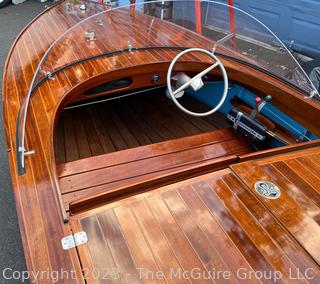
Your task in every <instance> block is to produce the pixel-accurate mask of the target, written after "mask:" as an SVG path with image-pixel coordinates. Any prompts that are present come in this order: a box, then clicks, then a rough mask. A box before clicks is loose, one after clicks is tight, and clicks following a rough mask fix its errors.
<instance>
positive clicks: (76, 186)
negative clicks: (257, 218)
mask: <svg viewBox="0 0 320 284" xmlns="http://www.w3.org/2000/svg"><path fill="white" fill-rule="evenodd" d="M251 151H252V149H251V148H250V147H249V146H248V144H247V143H246V142H245V141H243V140H241V139H239V137H238V136H237V135H236V134H234V132H233V131H232V130H231V129H221V130H215V131H213V132H210V133H204V134H200V135H195V136H191V137H186V138H181V139H175V140H171V141H166V142H161V143H156V144H152V145H147V146H142V147H137V148H133V149H128V150H124V151H120V152H114V153H110V154H105V155H100V156H96V157H90V158H86V159H81V160H78V161H72V162H68V163H65V164H60V165H58V166H57V173H58V177H59V184H60V191H61V193H62V196H63V200H64V203H65V206H66V208H67V209H69V206H70V204H76V203H78V202H79V201H81V202H82V201H83V202H85V203H86V202H92V200H93V199H92V198H94V200H95V202H96V201H97V200H98V199H100V200H101V198H104V199H105V198H107V197H108V198H109V197H111V196H112V197H113V198H115V196H118V195H122V194H124V193H126V194H127V193H128V191H129V190H130V189H131V190H132V188H135V189H137V190H143V189H144V188H145V187H146V186H148V187H150V186H159V185H163V184H165V183H168V182H172V181H177V180H179V179H182V178H186V177H190V176H193V175H195V174H199V173H202V172H207V171H211V170H215V169H218V168H224V167H226V166H227V165H229V164H230V163H234V162H235V161H236V160H237V158H238V155H241V154H244V153H249V152H251Z"/></svg>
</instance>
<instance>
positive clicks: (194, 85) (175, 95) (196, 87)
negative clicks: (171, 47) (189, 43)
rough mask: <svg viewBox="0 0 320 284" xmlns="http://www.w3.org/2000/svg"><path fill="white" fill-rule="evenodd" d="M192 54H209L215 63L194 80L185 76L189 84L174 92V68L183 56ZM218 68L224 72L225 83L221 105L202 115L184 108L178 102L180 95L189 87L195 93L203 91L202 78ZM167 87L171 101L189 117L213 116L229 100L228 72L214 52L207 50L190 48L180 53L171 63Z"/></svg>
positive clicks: (186, 83)
mask: <svg viewBox="0 0 320 284" xmlns="http://www.w3.org/2000/svg"><path fill="white" fill-rule="evenodd" d="M190 52H201V53H204V54H207V55H209V56H210V57H211V58H212V59H213V60H214V61H215V63H214V64H212V65H211V66H210V67H208V68H207V69H205V70H203V71H202V72H200V73H199V74H197V75H196V76H194V77H193V78H190V77H188V76H187V75H185V76H184V78H185V77H187V82H185V83H183V84H182V85H181V86H180V87H178V88H177V89H176V90H174V91H173V90H172V86H171V75H172V70H173V67H174V65H175V64H176V62H177V61H178V59H179V58H180V57H181V56H183V55H185V54H187V53H190ZM217 66H219V67H220V70H221V72H222V77H223V82H224V90H223V94H222V97H221V99H220V101H219V103H218V104H217V105H216V106H215V107H214V108H213V109H211V110H209V111H207V112H201V113H198V112H193V111H190V110H188V109H186V108H185V107H184V106H182V105H181V104H180V103H179V102H178V100H177V98H178V97H180V95H179V93H181V92H182V91H183V90H185V89H186V88H188V87H191V88H192V89H193V90H194V91H198V90H199V89H201V87H202V86H203V85H204V83H203V81H202V77H203V76H204V75H206V74H207V73H209V72H210V71H211V70H213V69H214V68H216V67H217ZM167 87H168V93H169V95H170V97H171V99H172V100H173V102H174V103H175V104H176V106H177V107H178V108H179V109H181V110H182V111H184V112H185V113H187V114H189V115H193V116H207V115H211V114H213V113H215V112H216V111H217V110H219V109H220V107H221V106H222V105H223V103H224V102H225V100H226V98H227V93H228V75H227V72H226V70H225V68H224V66H223V64H222V63H221V61H220V60H219V59H218V58H217V56H215V55H214V54H213V53H212V52H209V51H208V50H205V49H202V48H189V49H186V50H184V51H182V52H180V53H179V54H178V55H177V56H176V57H175V58H174V59H173V61H172V62H171V64H170V66H169V69H168V73H167Z"/></svg>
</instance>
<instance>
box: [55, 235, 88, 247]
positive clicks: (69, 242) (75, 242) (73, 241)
mask: <svg viewBox="0 0 320 284" xmlns="http://www.w3.org/2000/svg"><path fill="white" fill-rule="evenodd" d="M87 242H88V236H87V233H86V232H84V231H81V232H78V233H75V234H73V235H69V236H66V237H64V238H62V240H61V244H62V248H63V249H64V250H68V249H71V248H74V247H77V246H80V245H82V244H85V243H87Z"/></svg>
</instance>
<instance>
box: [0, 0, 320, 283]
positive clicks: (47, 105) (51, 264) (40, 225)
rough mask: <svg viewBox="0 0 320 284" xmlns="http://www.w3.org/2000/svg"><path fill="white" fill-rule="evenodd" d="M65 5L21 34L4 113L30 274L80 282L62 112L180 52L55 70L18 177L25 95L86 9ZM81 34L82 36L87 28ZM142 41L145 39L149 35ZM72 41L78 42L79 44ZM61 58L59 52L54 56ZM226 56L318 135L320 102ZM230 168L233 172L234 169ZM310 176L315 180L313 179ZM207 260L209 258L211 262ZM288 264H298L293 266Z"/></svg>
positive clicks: (12, 56) (33, 118)
mask: <svg viewBox="0 0 320 284" xmlns="http://www.w3.org/2000/svg"><path fill="white" fill-rule="evenodd" d="M87 5H91V6H90V9H87V11H88V12H87V13H95V12H97V11H102V10H103V9H104V7H103V6H101V5H99V4H89V3H87ZM65 7H66V6H65V3H64V2H63V3H62V4H60V5H55V6H54V7H52V8H50V9H48V10H46V11H45V12H44V13H43V14H42V15H41V16H39V17H38V18H36V19H35V20H34V21H33V22H32V23H31V24H30V25H29V26H28V27H27V28H26V29H25V30H24V31H23V32H22V33H21V34H20V35H19V37H18V38H17V40H16V42H15V43H14V45H13V47H12V49H11V51H10V53H9V56H8V59H7V62H6V66H5V72H4V75H3V87H2V88H3V92H2V93H3V112H4V121H5V133H6V147H7V151H8V156H9V164H10V170H11V174H12V183H13V190H14V194H15V200H16V204H17V212H18V217H19V224H20V231H21V235H22V240H23V247H24V251H25V256H26V261H27V266H28V269H29V271H46V270H48V269H49V270H56V271H58V270H60V269H65V270H71V269H74V270H75V271H76V275H77V279H67V280H66V279H65V280H64V281H62V280H61V281H60V282H65V283H72V282H78V283H82V282H83V279H82V276H81V275H82V273H81V265H80V261H79V258H78V255H77V253H76V250H75V249H71V250H69V251H62V249H61V244H60V239H61V238H62V237H63V236H65V235H69V234H70V233H71V232H72V228H71V227H70V225H69V224H65V223H64V218H65V217H66V216H64V215H63V214H64V211H63V210H61V208H60V206H61V200H60V192H59V187H58V186H57V178H56V172H55V160H54V150H53V132H54V126H55V121H56V118H57V115H58V113H59V110H61V109H62V107H63V104H66V103H67V102H68V101H69V99H70V98H71V97H72V96H78V95H79V94H80V93H79V92H80V90H82V91H83V90H84V89H85V88H89V86H90V85H93V84H98V83H99V82H104V81H106V80H112V79H116V78H121V77H123V75H124V74H127V73H128V72H129V73H132V74H134V72H136V73H137V75H138V74H142V73H148V74H152V71H153V70H154V69H157V68H160V70H162V71H164V70H166V68H167V67H168V65H169V62H170V61H171V60H172V59H173V58H174V56H176V55H177V53H178V51H177V50H163V51H161V50H147V51H133V52H132V53H130V56H131V58H130V60H128V54H127V53H123V54H117V55H114V56H112V57H106V58H99V59H96V60H92V61H90V62H84V63H81V64H78V65H75V66H73V67H72V68H69V69H66V70H64V71H61V72H59V73H57V74H56V75H55V80H54V81H53V80H49V81H45V82H44V83H43V84H42V85H41V86H40V87H39V88H38V89H37V90H36V91H35V93H34V95H33V97H32V100H31V104H30V108H29V112H28V116H27V130H26V133H27V137H26V147H27V150H31V149H33V150H35V153H36V154H35V155H33V156H30V157H28V158H27V159H26V167H27V173H26V174H25V175H23V176H18V175H17V164H16V160H15V157H16V150H17V147H16V144H15V143H16V140H15V139H16V133H15V130H16V124H17V116H18V112H19V109H20V105H21V103H22V100H23V99H24V98H25V96H26V94H27V92H28V88H29V85H30V82H31V79H32V76H33V74H34V72H35V70H36V67H37V65H38V63H39V61H40V59H41V57H42V56H43V54H44V53H45V51H46V50H47V49H48V47H49V46H50V45H51V44H52V43H53V42H54V40H55V39H57V38H58V37H59V35H61V34H62V33H63V32H64V31H66V30H67V29H68V28H70V27H71V26H72V25H74V24H75V23H77V22H79V21H80V20H81V19H82V18H83V17H82V15H81V13H78V14H77V13H75V14H68V13H67V12H66V9H65ZM166 32H168V33H170V29H167V30H166ZM80 34H81V35H83V31H82V32H80ZM190 35H191V34H190V33H186V34H185V35H184V37H181V38H180V40H181V44H183V43H184V42H186V41H187V42H189V45H190V46H199V45H201V44H200V42H199V40H200V41H202V40H203V38H201V39H199V38H196V37H194V34H192V36H191V37H190ZM141 39H142V40H143V37H141ZM193 40H194V41H193ZM71 44H73V45H74V46H75V44H74V43H71ZM203 44H204V43H203ZM87 51H88V49H87V48H83V49H80V48H79V49H77V50H75V52H87ZM59 55H60V54H56V56H59ZM87 55H90V54H87ZM53 58H54V57H53ZM65 60H68V61H69V57H65ZM188 60H189V61H199V60H200V61H203V58H199V57H198V58H197V57H192V58H188ZM222 60H223V63H224V65H225V66H226V68H227V71H228V75H229V77H230V79H231V80H235V81H238V82H239V83H242V84H245V85H247V86H249V87H251V88H252V89H254V90H257V91H260V92H262V94H263V95H266V94H272V95H273V97H274V104H275V105H276V106H278V107H280V108H281V109H282V110H283V111H285V112H286V113H288V114H289V115H292V116H293V117H294V118H295V119H296V120H297V121H299V122H301V123H303V124H304V125H305V126H306V127H309V128H310V130H312V131H314V132H315V133H316V134H320V126H319V124H316V123H314V121H315V119H316V118H317V117H318V113H319V106H318V104H317V103H316V102H312V101H306V100H305V99H304V98H303V95H302V94H300V93H299V92H297V91H296V90H294V89H292V88H290V87H288V86H287V85H286V84H284V83H281V82H279V81H277V80H276V79H275V78H271V77H269V76H267V75H265V74H263V73H261V72H259V71H257V70H255V69H253V68H250V67H247V66H245V65H241V64H238V63H234V62H233V61H231V60H228V59H222ZM48 63H49V61H48ZM114 63H116V64H114ZM205 63H207V62H205ZM50 64H52V65H53V64H54V61H52V62H50ZM50 64H49V65H50ZM194 66H195V67H194V68H195V69H196V70H195V71H197V70H198V69H200V67H201V65H200V66H199V65H197V64H194ZM202 66H203V65H202ZM178 68H180V70H184V69H185V68H186V67H185V65H184V64H180V66H178ZM188 68H189V66H188ZM137 86H142V85H137ZM61 103H63V104H61ZM297 105H299V108H297ZM317 157H318V156H316V157H315V158H313V156H312V157H308V158H307V161H308V163H311V165H314V164H317V163H318V159H317ZM310 159H311V161H310ZM295 166H296V165H295ZM225 173H226V174H230V172H225ZM311 177H312V178H313V179H315V177H313V176H311ZM290 178H292V176H290ZM294 178H296V177H294ZM309 179H310V176H309ZM169 197H170V196H169ZM174 198H175V197H174ZM259 204H260V203H259ZM312 204H313V206H315V205H314V204H315V202H314V201H312ZM259 206H260V205H259ZM260 208H261V212H264V208H262V207H261V206H260ZM124 213H125V212H124ZM276 213H277V212H276ZM206 214H208V213H206ZM264 214H267V216H269V217H268V218H271V220H275V217H274V216H273V215H270V214H269V211H266V213H264ZM279 216H280V215H279ZM280 217H281V216H280ZM280 217H279V218H280ZM79 218H80V217H79ZM277 218H278V217H277ZM209 220H211V219H209ZM109 221H110V220H109ZM182 221H183V220H182ZM208 222H211V221H208ZM279 222H281V221H279ZM276 224H278V223H276ZM312 224H314V223H312ZM74 228H75V227H74ZM279 228H280V229H279V234H280V235H281V234H283V235H284V236H286V238H289V240H290V243H292V244H293V246H294V247H295V248H299V249H300V247H299V245H297V243H296V242H294V240H292V236H291V235H288V234H287V232H286V231H284V230H283V229H281V228H282V227H279ZM168 229H169V227H168ZM290 233H291V232H290ZM294 233H296V232H295V231H292V234H294ZM203 234H207V233H203V232H202V236H203ZM277 241H281V238H280V239H277ZM297 246H298V247H297ZM304 248H305V249H306V250H308V249H309V246H308V244H304ZM299 249H297V253H298V256H299V255H300V254H301V255H302V256H303V258H302V259H304V260H306V261H307V263H310V265H311V264H312V260H310V258H309V256H308V255H307V256H305V253H304V252H303V251H302V252H301V251H300V250H299ZM81 250H82V249H81ZM83 250H85V248H83ZM253 256H254V255H253ZM312 256H313V257H314V258H315V259H316V260H317V259H318V258H317V255H312ZM240 257H241V256H240ZM81 261H83V262H84V263H85V262H86V261H88V260H86V259H81ZM186 261H188V259H186ZM286 261H287V262H288V261H289V260H288V257H286ZM268 262H269V260H268ZM198 263H200V264H199V265H204V264H201V261H200V260H199V262H198ZM209 264H210V263H206V265H209ZM190 265H192V263H191V264H190V263H189V264H187V267H190ZM290 265H296V266H299V265H298V264H291V263H290ZM312 265H314V264H312ZM41 282H46V281H41ZM47 282H50V281H47ZM318 282H319V281H318ZM316 283H317V282H316Z"/></svg>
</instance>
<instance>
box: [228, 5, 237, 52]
mask: <svg viewBox="0 0 320 284" xmlns="http://www.w3.org/2000/svg"><path fill="white" fill-rule="evenodd" d="M228 5H229V15H230V16H229V21H230V32H231V33H233V34H234V36H233V37H232V47H233V48H236V46H237V43H236V37H235V35H236V26H235V21H234V9H233V0H228Z"/></svg>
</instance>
